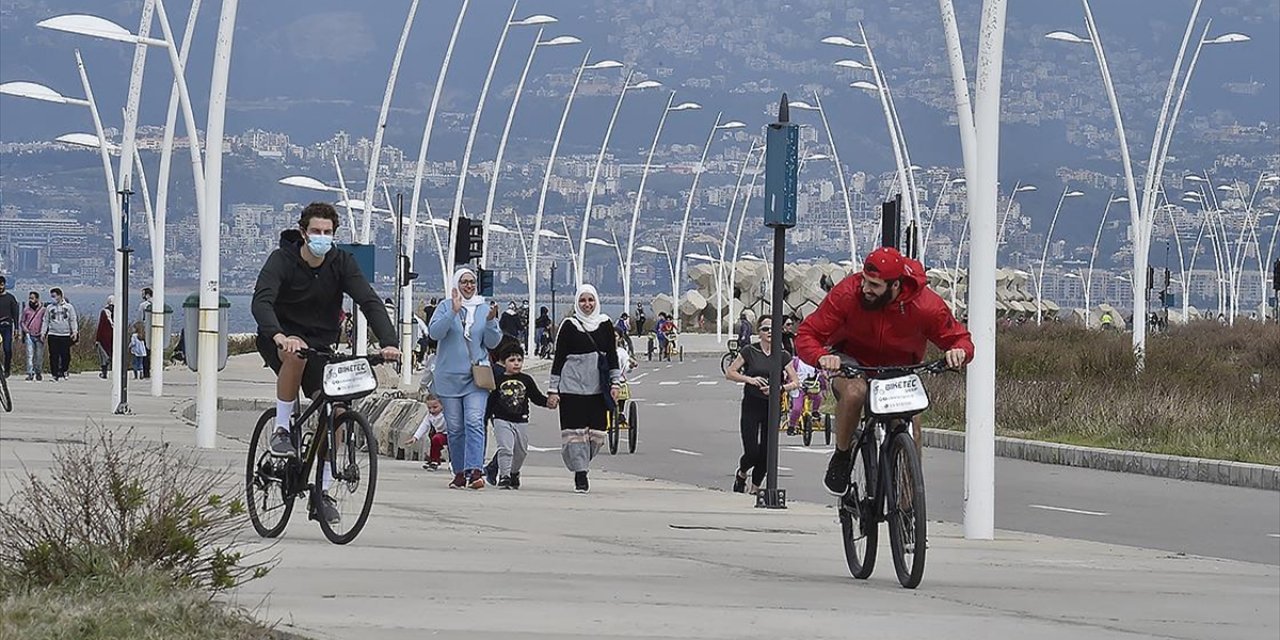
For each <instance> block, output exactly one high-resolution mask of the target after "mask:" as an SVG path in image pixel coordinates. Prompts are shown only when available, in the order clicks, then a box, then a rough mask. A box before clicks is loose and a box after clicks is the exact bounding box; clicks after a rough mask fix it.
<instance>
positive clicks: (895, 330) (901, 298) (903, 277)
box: [795, 247, 973, 496]
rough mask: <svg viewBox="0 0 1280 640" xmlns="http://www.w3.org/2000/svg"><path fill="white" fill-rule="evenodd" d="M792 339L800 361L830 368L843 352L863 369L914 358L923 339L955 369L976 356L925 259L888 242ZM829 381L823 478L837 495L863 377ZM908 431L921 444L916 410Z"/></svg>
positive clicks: (844, 484) (845, 478)
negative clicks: (831, 399)
mask: <svg viewBox="0 0 1280 640" xmlns="http://www.w3.org/2000/svg"><path fill="white" fill-rule="evenodd" d="M795 340H796V350H797V351H799V356H800V359H801V360H803V361H804V362H806V363H808V364H810V365H812V366H817V367H818V368H821V369H825V370H827V371H839V370H840V365H841V361H842V358H852V359H854V360H856V361H857V362H858V364H860V365H862V366H867V367H889V366H898V365H903V366H905V365H913V364H919V363H920V362H922V361H923V360H924V354H925V347H926V342H932V343H933V344H935V345H937V346H938V347H939V348H941V349H943V350H944V351H945V352H946V355H945V358H946V361H947V365H948V366H950V367H952V368H959V367H961V366H963V365H964V364H965V363H967V362H969V361H970V360H972V359H973V340H972V339H971V338H970V336H969V330H968V329H966V328H965V326H964V325H963V324H962V323H960V322H959V321H957V320H956V319H955V316H953V315H952V314H951V310H950V309H949V308H948V307H947V305H946V303H945V302H943V301H942V298H940V297H939V296H938V294H936V293H934V292H933V290H931V289H929V287H928V285H927V280H926V278H925V274H924V267H923V265H921V264H920V263H919V262H918V261H916V260H913V259H910V258H904V257H903V256H902V254H901V253H899V252H898V250H897V249H894V248H891V247H880V248H878V249H876V250H875V251H872V252H871V254H870V255H868V256H867V259H866V261H865V262H864V263H863V266H862V271H861V272H860V273H855V274H852V275H850V276H849V277H847V278H845V279H844V280H843V281H841V282H840V283H839V284H837V285H836V286H835V288H833V289H832V290H831V291H830V292H829V293H828V294H827V296H826V298H825V299H823V301H822V304H820V305H819V306H818V310H817V311H815V312H813V313H812V314H810V315H809V317H807V318H805V320H804V322H803V323H802V324H801V325H800V329H799V331H798V332H797V333H796V339H795ZM831 387H832V389H833V390H834V392H835V396H836V450H835V453H834V454H832V456H831V462H830V463H829V464H828V466H827V474H826V477H825V478H824V480H823V484H824V485H825V487H826V489H827V491H828V492H829V493H831V494H832V495H837V496H838V495H843V494H844V492H845V490H846V489H847V488H848V486H849V474H850V472H851V470H852V466H853V456H852V454H851V449H852V447H853V436H854V432H855V431H856V430H857V428H858V422H859V420H860V419H861V417H862V407H863V403H864V401H865V400H866V396H867V382H866V381H865V380H862V379H857V378H843V377H833V378H832V380H831ZM912 431H913V434H912V435H913V436H914V437H915V441H916V446H917V447H919V446H920V442H921V440H920V420H919V416H917V417H916V418H915V419H914V420H913V424H912Z"/></svg>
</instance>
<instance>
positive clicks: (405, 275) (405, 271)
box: [396, 255, 418, 287]
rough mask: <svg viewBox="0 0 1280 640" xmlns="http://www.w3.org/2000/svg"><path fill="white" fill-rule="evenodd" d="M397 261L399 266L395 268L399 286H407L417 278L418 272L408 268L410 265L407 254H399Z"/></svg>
mask: <svg viewBox="0 0 1280 640" xmlns="http://www.w3.org/2000/svg"><path fill="white" fill-rule="evenodd" d="M399 263H400V268H399V269H398V270H397V278H396V279H397V280H398V281H399V282H400V286H401V287H407V286H409V283H411V282H413V281H414V280H417V279H418V274H416V273H414V272H412V271H410V270H409V268H410V266H412V265H411V264H410V263H409V256H404V255H402V256H400V260H399Z"/></svg>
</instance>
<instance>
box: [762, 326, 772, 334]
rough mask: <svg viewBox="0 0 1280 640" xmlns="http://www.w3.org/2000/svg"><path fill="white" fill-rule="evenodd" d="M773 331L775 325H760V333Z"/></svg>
mask: <svg viewBox="0 0 1280 640" xmlns="http://www.w3.org/2000/svg"><path fill="white" fill-rule="evenodd" d="M770 331H773V327H760V333H769V332H770Z"/></svg>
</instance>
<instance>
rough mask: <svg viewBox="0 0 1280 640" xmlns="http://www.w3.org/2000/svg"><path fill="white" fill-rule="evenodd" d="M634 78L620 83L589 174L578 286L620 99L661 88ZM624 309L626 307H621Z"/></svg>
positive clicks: (620, 104) (656, 83)
mask: <svg viewBox="0 0 1280 640" xmlns="http://www.w3.org/2000/svg"><path fill="white" fill-rule="evenodd" d="M634 76H635V70H634V69H633V70H631V71H629V72H628V73H627V77H626V78H625V79H623V81H622V90H621V91H619V92H618V101H617V102H616V103H615V104H614V105H613V115H611V116H609V126H608V127H606V128H605V130H604V140H603V141H601V142H600V153H598V154H596V166H595V169H594V170H593V171H592V172H591V186H590V187H588V188H587V206H586V208H585V209H584V210H583V212H582V237H581V238H580V239H579V241H578V257H579V260H578V264H577V265H576V269H575V270H574V273H575V274H576V276H577V281H578V284H579V285H581V284H582V272H583V270H584V269H585V268H586V261H587V258H586V255H587V229H588V227H590V226H591V205H592V203H594V202H595V198H596V185H597V184H598V183H599V182H600V168H601V167H602V166H603V165H604V154H605V152H606V151H607V150H608V148H609V138H610V137H612V136H613V125H614V123H616V122H617V121H618V112H619V111H621V110H622V99H623V98H625V97H627V91H629V90H636V91H639V90H643V89H656V88H658V87H661V86H662V83H660V82H657V81H655V80H641V81H640V82H637V83H635V84H631V79H632V78H633V77H634ZM623 308H624V309H625V308H626V307H623Z"/></svg>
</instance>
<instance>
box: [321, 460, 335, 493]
mask: <svg viewBox="0 0 1280 640" xmlns="http://www.w3.org/2000/svg"><path fill="white" fill-rule="evenodd" d="M322 464H323V465H324V475H323V477H322V478H321V484H322V485H324V492H325V493H329V486H330V485H332V484H333V467H332V466H330V465H329V463H328V462H327V461H326V462H323V463H322Z"/></svg>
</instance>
